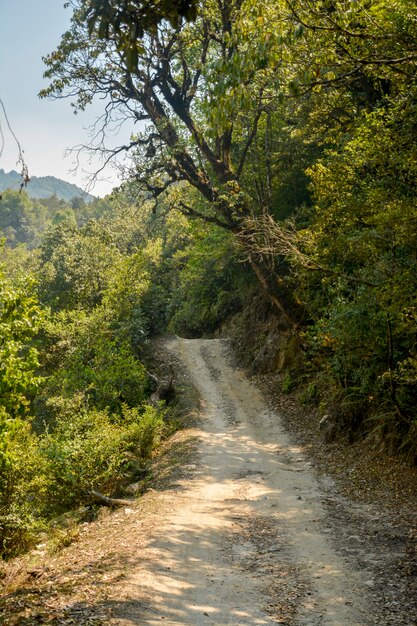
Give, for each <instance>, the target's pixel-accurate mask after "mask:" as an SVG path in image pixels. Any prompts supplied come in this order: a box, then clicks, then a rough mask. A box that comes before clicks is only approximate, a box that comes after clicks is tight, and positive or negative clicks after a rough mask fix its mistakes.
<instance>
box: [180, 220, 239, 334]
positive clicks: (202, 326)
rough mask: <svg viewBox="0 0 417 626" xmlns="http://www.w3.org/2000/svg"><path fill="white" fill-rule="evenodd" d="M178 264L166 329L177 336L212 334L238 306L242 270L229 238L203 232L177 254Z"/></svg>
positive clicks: (210, 232)
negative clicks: (167, 327) (178, 268)
mask: <svg viewBox="0 0 417 626" xmlns="http://www.w3.org/2000/svg"><path fill="white" fill-rule="evenodd" d="M177 261H178V262H180V263H181V266H182V267H181V269H180V271H179V275H178V285H177V288H176V291H175V296H174V298H173V300H172V303H171V307H172V309H171V310H172V313H173V314H172V318H171V321H170V327H171V328H172V329H173V330H174V331H175V332H177V333H179V334H186V335H200V334H201V333H204V332H212V331H213V330H214V329H215V328H216V327H217V326H218V325H219V323H220V322H222V321H223V320H225V319H226V317H227V316H228V315H230V313H232V312H234V311H236V310H237V309H238V308H239V306H240V297H239V289H238V288H239V281H240V280H241V278H242V273H243V272H242V269H241V266H240V263H239V260H238V257H237V253H236V251H235V249H234V244H233V239H232V238H231V237H230V235H229V234H228V233H225V232H224V231H221V230H220V229H210V230H208V229H204V228H202V229H201V230H200V232H197V233H196V235H195V238H194V240H193V241H192V243H191V244H190V245H189V247H188V248H185V250H183V251H180V252H179V253H178V255H177Z"/></svg>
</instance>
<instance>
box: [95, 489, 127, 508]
mask: <svg viewBox="0 0 417 626" xmlns="http://www.w3.org/2000/svg"><path fill="white" fill-rule="evenodd" d="M90 496H91V497H92V498H93V500H94V502H95V503H96V504H101V505H103V506H110V507H113V506H132V504H133V501H132V500H120V499H118V498H108V497H107V496H103V494H102V493H99V492H98V491H94V490H91V491H90Z"/></svg>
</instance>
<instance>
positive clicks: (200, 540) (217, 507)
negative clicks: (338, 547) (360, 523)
mask: <svg viewBox="0 0 417 626" xmlns="http://www.w3.org/2000/svg"><path fill="white" fill-rule="evenodd" d="M168 349H169V350H170V351H171V352H172V353H173V354H174V355H175V357H176V358H177V359H179V360H181V361H182V364H183V367H184V368H185V370H186V372H187V373H188V376H189V377H190V379H191V380H192V382H193V384H194V385H195V386H196V388H197V389H198V392H199V394H200V397H201V401H202V408H201V413H202V420H201V423H202V432H201V433H200V436H199V440H200V443H199V445H198V460H197V461H196V464H195V467H194V466H193V467H191V468H190V469H191V476H190V478H188V479H186V480H183V481H180V482H179V484H178V485H176V488H175V489H174V490H171V491H170V494H169V495H168V496H166V497H165V500H164V504H163V508H164V511H165V514H164V516H163V521H161V523H160V525H159V526H158V528H156V529H155V530H154V533H153V537H152V540H151V541H150V542H149V543H148V545H147V547H145V548H144V550H143V553H142V557H141V560H140V561H141V563H140V566H139V567H138V568H137V569H136V570H135V572H134V573H133V574H131V575H130V577H129V578H128V580H127V582H126V585H125V589H127V591H128V593H129V597H130V598H131V603H130V605H129V606H130V607H131V608H130V609H129V608H126V606H125V608H124V609H123V610H122V611H121V612H119V615H118V621H117V623H118V624H126V625H131V624H141V625H142V626H145V625H146V626H155V625H156V624H158V625H159V624H162V623H163V624H166V625H172V626H173V625H181V626H200V625H204V626H211V625H216V626H226V625H230V626H254V625H265V626H266V625H269V624H294V625H297V626H298V625H308V626H322V625H323V626H325V625H329V626H330V625H331V626H365V625H370V624H373V623H375V622H373V621H372V606H371V600H370V598H369V597H368V596H370V595H371V594H370V591H369V587H368V586H367V581H366V577H364V576H362V575H361V572H360V571H352V569H349V567H348V566H347V563H346V562H345V561H344V558H343V557H342V556H340V555H339V554H338V553H337V552H336V551H335V549H334V548H333V546H332V541H331V533H330V529H329V526H328V523H327V522H326V517H325V513H324V511H323V509H322V507H321V504H320V490H319V486H318V483H317V481H316V479H315V476H314V473H313V471H312V469H311V467H310V466H309V463H308V462H307V461H306V459H305V458H304V457H303V454H302V453H301V451H300V450H299V449H298V448H297V447H296V446H294V445H293V444H292V443H291V441H290V439H289V437H288V435H287V434H286V433H285V432H284V430H283V428H282V426H281V425H280V418H279V416H278V415H277V414H276V413H274V412H272V411H271V410H270V409H269V408H268V407H267V405H266V404H265V402H264V401H263V399H262V397H261V396H260V394H259V392H258V391H257V390H256V389H255V388H254V387H253V386H252V385H251V383H250V382H249V381H248V380H247V378H246V377H245V375H244V373H243V372H242V371H239V370H237V369H235V368H234V367H232V366H231V365H230V363H229V357H228V353H227V344H226V343H225V342H224V341H222V340H184V339H179V338H177V339H172V340H171V341H170V342H169V344H168ZM167 498H168V500H167ZM134 607H136V608H134ZM137 607H140V610H139V609H138V608H137Z"/></svg>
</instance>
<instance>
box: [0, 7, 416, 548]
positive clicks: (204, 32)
mask: <svg viewBox="0 0 417 626" xmlns="http://www.w3.org/2000/svg"><path fill="white" fill-rule="evenodd" d="M71 6H72V10H73V17H72V26H71V29H70V30H69V31H68V32H67V33H65V34H64V35H63V37H62V42H61V44H60V45H59V47H58V48H57V50H56V51H54V52H52V53H51V54H50V55H49V56H48V57H47V58H46V59H45V63H46V67H47V69H46V76H47V77H48V78H49V81H50V86H49V87H48V88H47V89H45V90H44V91H43V92H42V94H41V95H42V96H43V97H50V98H65V97H70V98H71V99H72V103H73V105H74V106H75V107H78V108H79V109H84V108H85V107H87V106H88V105H89V103H90V102H91V101H92V100H93V99H94V98H102V99H104V101H105V106H106V110H105V113H104V115H103V118H102V119H101V120H99V121H98V125H99V127H98V128H99V130H98V132H97V134H96V139H97V143H95V144H92V145H91V146H90V149H91V150H92V151H95V152H99V153H100V154H101V155H102V156H103V158H104V159H105V160H111V159H112V158H113V157H117V156H118V155H120V154H126V155H127V157H128V160H127V161H126V165H125V172H124V177H125V182H124V183H123V185H122V186H121V187H120V188H119V189H117V190H114V192H113V193H112V194H111V195H110V196H108V197H106V198H105V199H103V200H94V201H92V202H90V203H88V204H86V203H85V202H83V201H82V200H79V199H76V200H74V201H73V202H72V203H70V204H68V203H66V202H64V201H59V200H58V199H57V198H56V197H52V198H50V199H47V200H33V199H30V198H29V197H28V196H27V195H26V193H25V192H24V191H23V192H21V193H19V192H17V191H7V192H3V193H2V196H1V200H0V229H1V232H2V234H3V237H4V243H3V247H2V250H1V258H0V263H1V266H0V291H1V297H0V328H1V343H0V361H1V368H0V394H1V405H0V433H1V440H0V470H1V471H0V535H1V536H0V547H1V551H2V553H3V555H4V556H10V555H13V554H16V553H17V552H18V551H21V550H22V549H24V548H25V547H27V546H30V545H31V543H32V541H33V540H34V537H36V535H37V533H38V532H39V531H40V530H42V529H44V528H46V526H47V525H48V523H49V521H50V520H51V519H52V518H54V517H56V516H57V515H59V514H61V513H63V512H65V511H67V510H69V509H71V508H76V507H77V506H80V505H81V504H83V503H85V502H88V501H89V498H90V497H91V492H92V490H98V491H100V492H103V493H107V494H112V493H115V492H117V490H118V488H119V487H120V485H122V484H123V481H125V480H126V476H132V475H134V474H135V472H136V473H140V472H141V471H143V467H144V466H145V465H146V462H147V460H148V459H149V457H150V456H151V455H152V452H153V450H154V448H155V446H157V444H158V441H159V440H160V438H161V437H162V436H164V435H165V434H167V432H169V430H170V429H172V428H174V427H175V425H174V424H173V422H172V419H170V417H169V414H168V413H167V408H166V407H164V406H163V405H158V406H156V405H155V404H152V403H150V401H149V397H150V395H151V393H152V391H153V384H154V383H153V380H152V376H150V373H149V371H148V370H149V368H148V366H147V359H148V357H149V339H150V338H151V337H152V336H155V335H158V334H161V333H166V332H175V333H178V334H180V335H185V336H190V337H192V336H199V335H202V334H210V333H213V332H215V331H216V330H217V329H219V328H220V326H221V325H222V324H223V323H224V322H226V321H227V320H228V319H230V318H231V317H232V316H234V315H235V316H236V315H239V314H240V313H241V312H244V311H245V310H247V309H251V308H253V307H254V306H255V304H254V303H256V302H257V298H258V297H259V294H260V293H262V294H263V296H262V297H263V298H264V299H265V300H266V301H267V302H268V307H269V309H268V315H270V316H275V317H276V318H278V319H279V321H280V325H281V328H282V329H283V334H284V335H285V337H286V345H285V344H282V345H281V347H280V349H281V350H282V351H284V352H285V351H286V350H287V351H288V355H287V356H288V358H285V359H283V360H282V362H283V363H285V367H284V368H283V370H282V372H281V374H282V376H281V379H282V391H283V392H285V391H288V390H290V389H291V388H298V389H301V390H302V393H303V398H304V399H307V400H308V401H310V402H314V403H317V405H319V406H320V410H321V411H322V414H323V415H324V414H332V415H334V416H335V419H337V422H338V428H339V430H340V433H348V435H349V437H363V436H365V435H367V436H369V435H370V434H371V436H370V442H372V441H373V442H374V443H375V445H376V444H377V445H379V446H381V444H383V446H384V447H385V449H386V450H388V451H389V452H390V453H396V454H399V455H401V456H402V457H403V458H404V459H405V460H406V461H408V462H410V463H414V462H415V460H416V454H417V413H416V395H417V334H416V323H417V301H416V293H417V289H416V288H417V257H416V250H417V205H416V197H417V196H416V189H417V187H416V184H417V169H416V163H417V143H416V136H417V133H416V131H417V79H416V76H417V74H416V69H417V29H416V23H417V7H416V5H415V2H414V1H413V0H395V1H392V0H389V1H388V0H364V1H363V2H359V1H357V0H318V1H315V2H309V1H308V0H282V1H281V0H274V2H265V1H263V0H261V1H259V0H258V1H257V2H255V1H254V0H202V1H201V2H198V3H192V2H191V3H175V2H161V3H160V4H158V5H157V7H158V8H157V10H156V9H155V7H154V8H153V9H152V6H153V5H152V4H148V3H146V2H144V1H142V2H132V3H129V4H126V3H124V2H121V1H120V0H98V1H97V0H96V1H93V0H77V1H75V2H72V3H71ZM179 6H180V9H178V7H179ZM120 122H123V123H124V124H131V130H132V135H131V141H130V143H129V144H128V145H121V146H119V147H117V148H112V149H107V147H106V145H105V137H106V129H107V127H109V126H111V125H113V124H114V123H120ZM241 340H242V342H244V340H245V338H244V337H242V338H241Z"/></svg>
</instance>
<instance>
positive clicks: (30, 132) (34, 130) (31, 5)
mask: <svg viewBox="0 0 417 626" xmlns="http://www.w3.org/2000/svg"><path fill="white" fill-rule="evenodd" d="M64 2H65V0H18V1H16V0H0V98H1V99H2V101H3V102H4V105H5V107H6V110H7V115H8V118H9V121H10V125H11V127H12V129H13V131H14V133H15V135H16V136H17V138H18V140H19V142H20V144H21V146H22V149H23V151H24V158H25V161H26V163H27V165H28V168H29V174H30V175H32V176H48V175H51V176H56V177H57V178H62V179H63V180H66V181H68V182H70V183H74V184H76V185H78V186H80V187H81V188H85V186H86V184H87V176H86V174H85V172H83V171H82V170H85V171H88V172H90V173H92V172H94V171H96V170H97V169H98V168H99V164H98V163H95V164H94V163H93V164H90V163H89V162H88V158H87V156H86V155H85V157H83V159H82V167H81V168H79V171H78V172H77V173H76V174H74V173H71V170H72V169H73V166H74V157H73V156H67V157H65V158H64V155H65V152H66V150H67V149H68V148H72V147H74V146H75V145H78V144H80V143H87V142H88V139H89V135H88V128H89V127H90V126H91V124H92V123H93V122H94V120H95V119H96V118H97V117H98V116H99V115H100V113H101V112H102V109H103V106H104V105H103V103H102V102H98V103H96V104H94V105H92V106H91V107H89V109H88V110H87V111H86V112H85V113H79V114H78V115H74V113H73V110H72V108H71V106H70V102H69V101H68V100H60V101H49V100H40V99H39V97H38V95H37V94H38V93H39V91H40V89H42V88H43V87H45V86H46V85H47V84H48V83H47V81H46V80H45V79H43V73H44V71H45V66H44V64H43V62H42V57H43V56H45V55H47V54H48V53H49V52H52V51H53V50H54V49H55V48H56V46H57V45H58V43H59V41H60V36H61V35H62V33H63V32H65V30H67V28H68V26H69V22H70V17H71V9H70V8H68V9H65V8H64ZM0 125H1V128H2V130H3V134H4V139H5V144H4V150H3V153H2V155H1V156H0V168H1V169H4V170H5V171H6V172H8V171H10V170H12V169H15V170H17V171H20V169H19V167H18V166H17V164H16V163H17V159H18V149H17V146H16V143H15V141H14V139H13V137H12V135H11V134H10V133H9V131H8V130H7V126H6V123H5V119H4V116H3V113H2V111H0ZM124 134H125V136H126V139H128V138H129V132H128V131H127V130H125V131H124ZM126 139H125V140H126ZM117 183H118V179H117V172H116V171H115V170H114V169H113V168H109V169H107V170H106V171H105V173H104V174H101V175H100V181H99V182H98V183H96V185H95V187H94V189H92V191H91V192H92V193H93V194H94V195H98V196H103V195H105V194H106V193H109V192H110V191H111V189H112V187H113V186H115V185H117Z"/></svg>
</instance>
